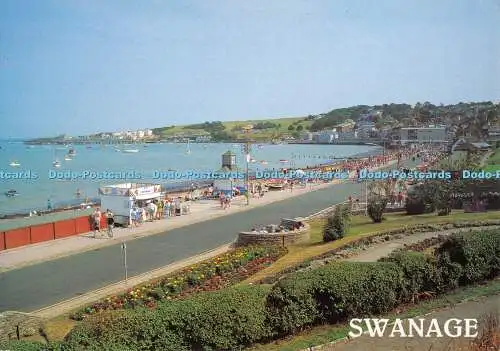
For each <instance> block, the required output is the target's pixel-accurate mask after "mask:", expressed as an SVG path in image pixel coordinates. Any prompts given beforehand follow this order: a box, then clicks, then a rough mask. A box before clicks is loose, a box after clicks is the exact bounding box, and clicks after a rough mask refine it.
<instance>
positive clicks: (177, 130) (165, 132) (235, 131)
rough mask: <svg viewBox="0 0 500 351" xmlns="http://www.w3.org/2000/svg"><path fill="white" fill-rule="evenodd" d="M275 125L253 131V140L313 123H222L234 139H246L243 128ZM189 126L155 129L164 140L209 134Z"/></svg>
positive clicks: (296, 120)
mask: <svg viewBox="0 0 500 351" xmlns="http://www.w3.org/2000/svg"><path fill="white" fill-rule="evenodd" d="M266 122H270V123H274V124H276V125H279V127H278V128H267V129H258V130H257V129H254V130H252V131H251V138H252V139H256V140H259V139H272V138H275V137H279V136H282V135H283V134H291V133H292V132H293V131H290V130H288V128H289V126H291V125H294V126H295V127H297V126H298V125H301V126H302V128H303V129H302V130H303V131H305V130H306V127H310V126H311V124H312V123H313V121H311V120H309V121H306V120H305V117H289V118H276V119H258V120H257V119H256V120H246V121H227V122H222V125H223V126H224V127H225V129H224V131H225V132H227V133H229V134H230V135H231V136H232V137H234V138H244V137H245V134H244V132H243V129H242V128H243V127H245V126H247V125H256V124H257V123H266ZM187 127H189V125H179V126H169V127H164V128H156V129H154V131H155V134H157V133H158V134H160V135H161V137H162V138H169V137H174V136H186V137H187V136H192V135H202V134H206V135H208V134H209V133H208V132H207V131H205V130H203V129H191V128H187Z"/></svg>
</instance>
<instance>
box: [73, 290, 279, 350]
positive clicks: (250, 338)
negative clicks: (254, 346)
mask: <svg viewBox="0 0 500 351" xmlns="http://www.w3.org/2000/svg"><path fill="white" fill-rule="evenodd" d="M268 292H269V289H268V288H267V289H266V288H264V287H258V286H254V287H252V286H249V287H239V288H231V289H225V290H221V291H217V292H213V293H204V294H199V295H196V296H193V297H191V298H189V299H185V300H176V301H170V302H167V303H162V304H159V305H158V308H157V309H155V310H147V309H139V310H129V311H114V312H109V313H105V314H101V315H96V316H92V317H90V318H89V319H88V320H86V321H85V322H84V323H82V324H80V325H79V326H77V327H76V328H75V329H74V330H72V331H71V333H70V334H69V335H68V336H67V338H66V342H65V344H66V345H67V346H68V347H70V349H87V350H103V349H110V348H113V349H114V347H117V349H120V347H121V349H122V350H123V349H124V348H125V349H133V350H166V351H169V350H172V351H174V350H175V351H182V350H232V349H235V348H237V347H238V346H240V345H248V344H251V343H254V342H257V341H259V340H264V339H267V338H269V337H270V336H271V329H270V327H269V323H268V321H267V311H266V306H265V299H266V296H267V294H268Z"/></svg>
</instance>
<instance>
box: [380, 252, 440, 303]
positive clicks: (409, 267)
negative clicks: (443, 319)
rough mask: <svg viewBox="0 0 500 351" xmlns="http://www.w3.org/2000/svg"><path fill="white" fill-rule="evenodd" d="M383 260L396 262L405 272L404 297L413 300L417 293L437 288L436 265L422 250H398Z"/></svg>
mask: <svg viewBox="0 0 500 351" xmlns="http://www.w3.org/2000/svg"><path fill="white" fill-rule="evenodd" d="M380 261H382V262H394V263H395V264H397V265H398V266H399V267H400V268H401V269H402V270H403V273H404V276H405V286H404V288H405V289H404V298H405V299H406V300H407V301H408V300H413V297H414V296H415V294H417V293H419V292H423V291H435V290H436V279H437V278H436V266H435V264H434V262H432V261H431V260H430V258H429V257H428V256H426V255H425V254H423V253H421V252H414V251H405V250H398V251H395V252H393V253H391V254H390V255H389V256H388V257H386V258H383V259H381V260H380Z"/></svg>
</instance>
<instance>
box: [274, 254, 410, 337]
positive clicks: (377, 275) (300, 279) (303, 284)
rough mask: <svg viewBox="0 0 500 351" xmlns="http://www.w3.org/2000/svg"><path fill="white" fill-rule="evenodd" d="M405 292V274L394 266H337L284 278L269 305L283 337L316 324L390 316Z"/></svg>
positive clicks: (339, 263)
mask: <svg viewBox="0 0 500 351" xmlns="http://www.w3.org/2000/svg"><path fill="white" fill-rule="evenodd" d="M403 289H404V275H403V271H402V270H401V269H400V268H399V267H398V266H397V265H396V264H394V263H390V262H388V263H384V262H371V263H361V262H336V263H332V264H328V265H326V266H323V267H320V268H317V269H314V270H310V271H307V272H299V273H295V274H292V275H290V276H289V277H286V278H284V279H282V280H281V281H279V282H278V283H277V284H276V285H275V287H274V288H273V289H272V291H271V293H270V294H269V297H268V302H267V305H268V309H269V316H270V320H271V325H272V326H273V328H274V329H275V330H276V331H277V332H278V333H279V334H281V335H283V334H289V333H294V332H296V331H298V330H301V329H302V328H304V327H305V326H308V325H311V324H314V323H317V322H328V323H335V322H339V321H343V320H345V319H347V318H350V317H353V316H356V318H358V317H359V316H362V315H370V314H378V313H383V312H386V311H388V310H390V309H391V308H393V307H395V306H396V305H397V303H398V302H399V301H400V298H401V296H402V293H403Z"/></svg>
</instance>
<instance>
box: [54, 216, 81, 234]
mask: <svg viewBox="0 0 500 351" xmlns="http://www.w3.org/2000/svg"><path fill="white" fill-rule="evenodd" d="M75 234H76V227H75V219H74V218H72V219H67V220H65V221H59V222H55V223H54V238H55V239H60V238H65V237H68V236H72V235H75Z"/></svg>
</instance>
